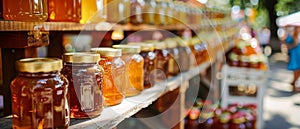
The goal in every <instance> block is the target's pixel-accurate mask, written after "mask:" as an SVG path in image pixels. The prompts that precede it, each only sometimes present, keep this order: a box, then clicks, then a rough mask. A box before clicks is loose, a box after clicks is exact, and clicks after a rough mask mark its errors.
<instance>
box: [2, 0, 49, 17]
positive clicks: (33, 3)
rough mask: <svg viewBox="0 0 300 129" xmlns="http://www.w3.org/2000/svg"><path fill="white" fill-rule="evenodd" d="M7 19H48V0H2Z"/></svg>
mask: <svg viewBox="0 0 300 129" xmlns="http://www.w3.org/2000/svg"><path fill="white" fill-rule="evenodd" d="M2 2H3V15H4V19H5V20H17V21H46V20H47V18H48V7H47V6H48V4H47V0H21V1H20V0H2Z"/></svg>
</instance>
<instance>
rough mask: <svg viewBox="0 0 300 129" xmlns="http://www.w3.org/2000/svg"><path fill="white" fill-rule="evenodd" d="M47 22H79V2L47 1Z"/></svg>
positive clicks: (72, 0) (64, 0)
mask: <svg viewBox="0 0 300 129" xmlns="http://www.w3.org/2000/svg"><path fill="white" fill-rule="evenodd" d="M48 13H49V15H48V16H49V18H48V20H49V21H58V22H79V21H80V19H81V0H48Z"/></svg>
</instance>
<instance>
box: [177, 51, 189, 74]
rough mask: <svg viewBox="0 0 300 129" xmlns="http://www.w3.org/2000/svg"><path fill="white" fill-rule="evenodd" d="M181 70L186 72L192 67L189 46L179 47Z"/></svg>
mask: <svg viewBox="0 0 300 129" xmlns="http://www.w3.org/2000/svg"><path fill="white" fill-rule="evenodd" d="M178 51H179V68H180V72H186V71H188V70H189V69H190V62H191V61H190V57H191V55H192V54H191V49H190V48H189V47H183V46H179V47H178Z"/></svg>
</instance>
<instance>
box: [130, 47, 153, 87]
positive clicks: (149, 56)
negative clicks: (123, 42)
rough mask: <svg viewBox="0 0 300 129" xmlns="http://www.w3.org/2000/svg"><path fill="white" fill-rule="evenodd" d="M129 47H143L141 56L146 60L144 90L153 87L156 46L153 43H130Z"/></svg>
mask: <svg viewBox="0 0 300 129" xmlns="http://www.w3.org/2000/svg"><path fill="white" fill-rule="evenodd" d="M129 45H138V46H141V52H140V55H141V56H142V57H143V58H144V89H147V88H150V87H152V86H153V85H154V84H153V81H154V78H155V76H154V74H153V73H152V72H153V71H154V70H155V59H156V55H155V53H154V52H153V51H154V44H151V43H147V44H146V43H129Z"/></svg>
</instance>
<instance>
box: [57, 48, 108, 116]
mask: <svg viewBox="0 0 300 129" xmlns="http://www.w3.org/2000/svg"><path fill="white" fill-rule="evenodd" d="M99 60H100V55H99V54H91V53H65V54H64V55H63V61H64V68H63V69H62V74H64V75H65V76H66V78H67V79H68V80H69V82H70V85H69V93H70V112H71V113H70V117H71V118H90V117H96V116H99V115H100V114H101V112H102V110H103V96H102V92H101V85H102V81H103V69H102V68H101V67H99V66H98V65H97V63H98V61H99Z"/></svg>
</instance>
